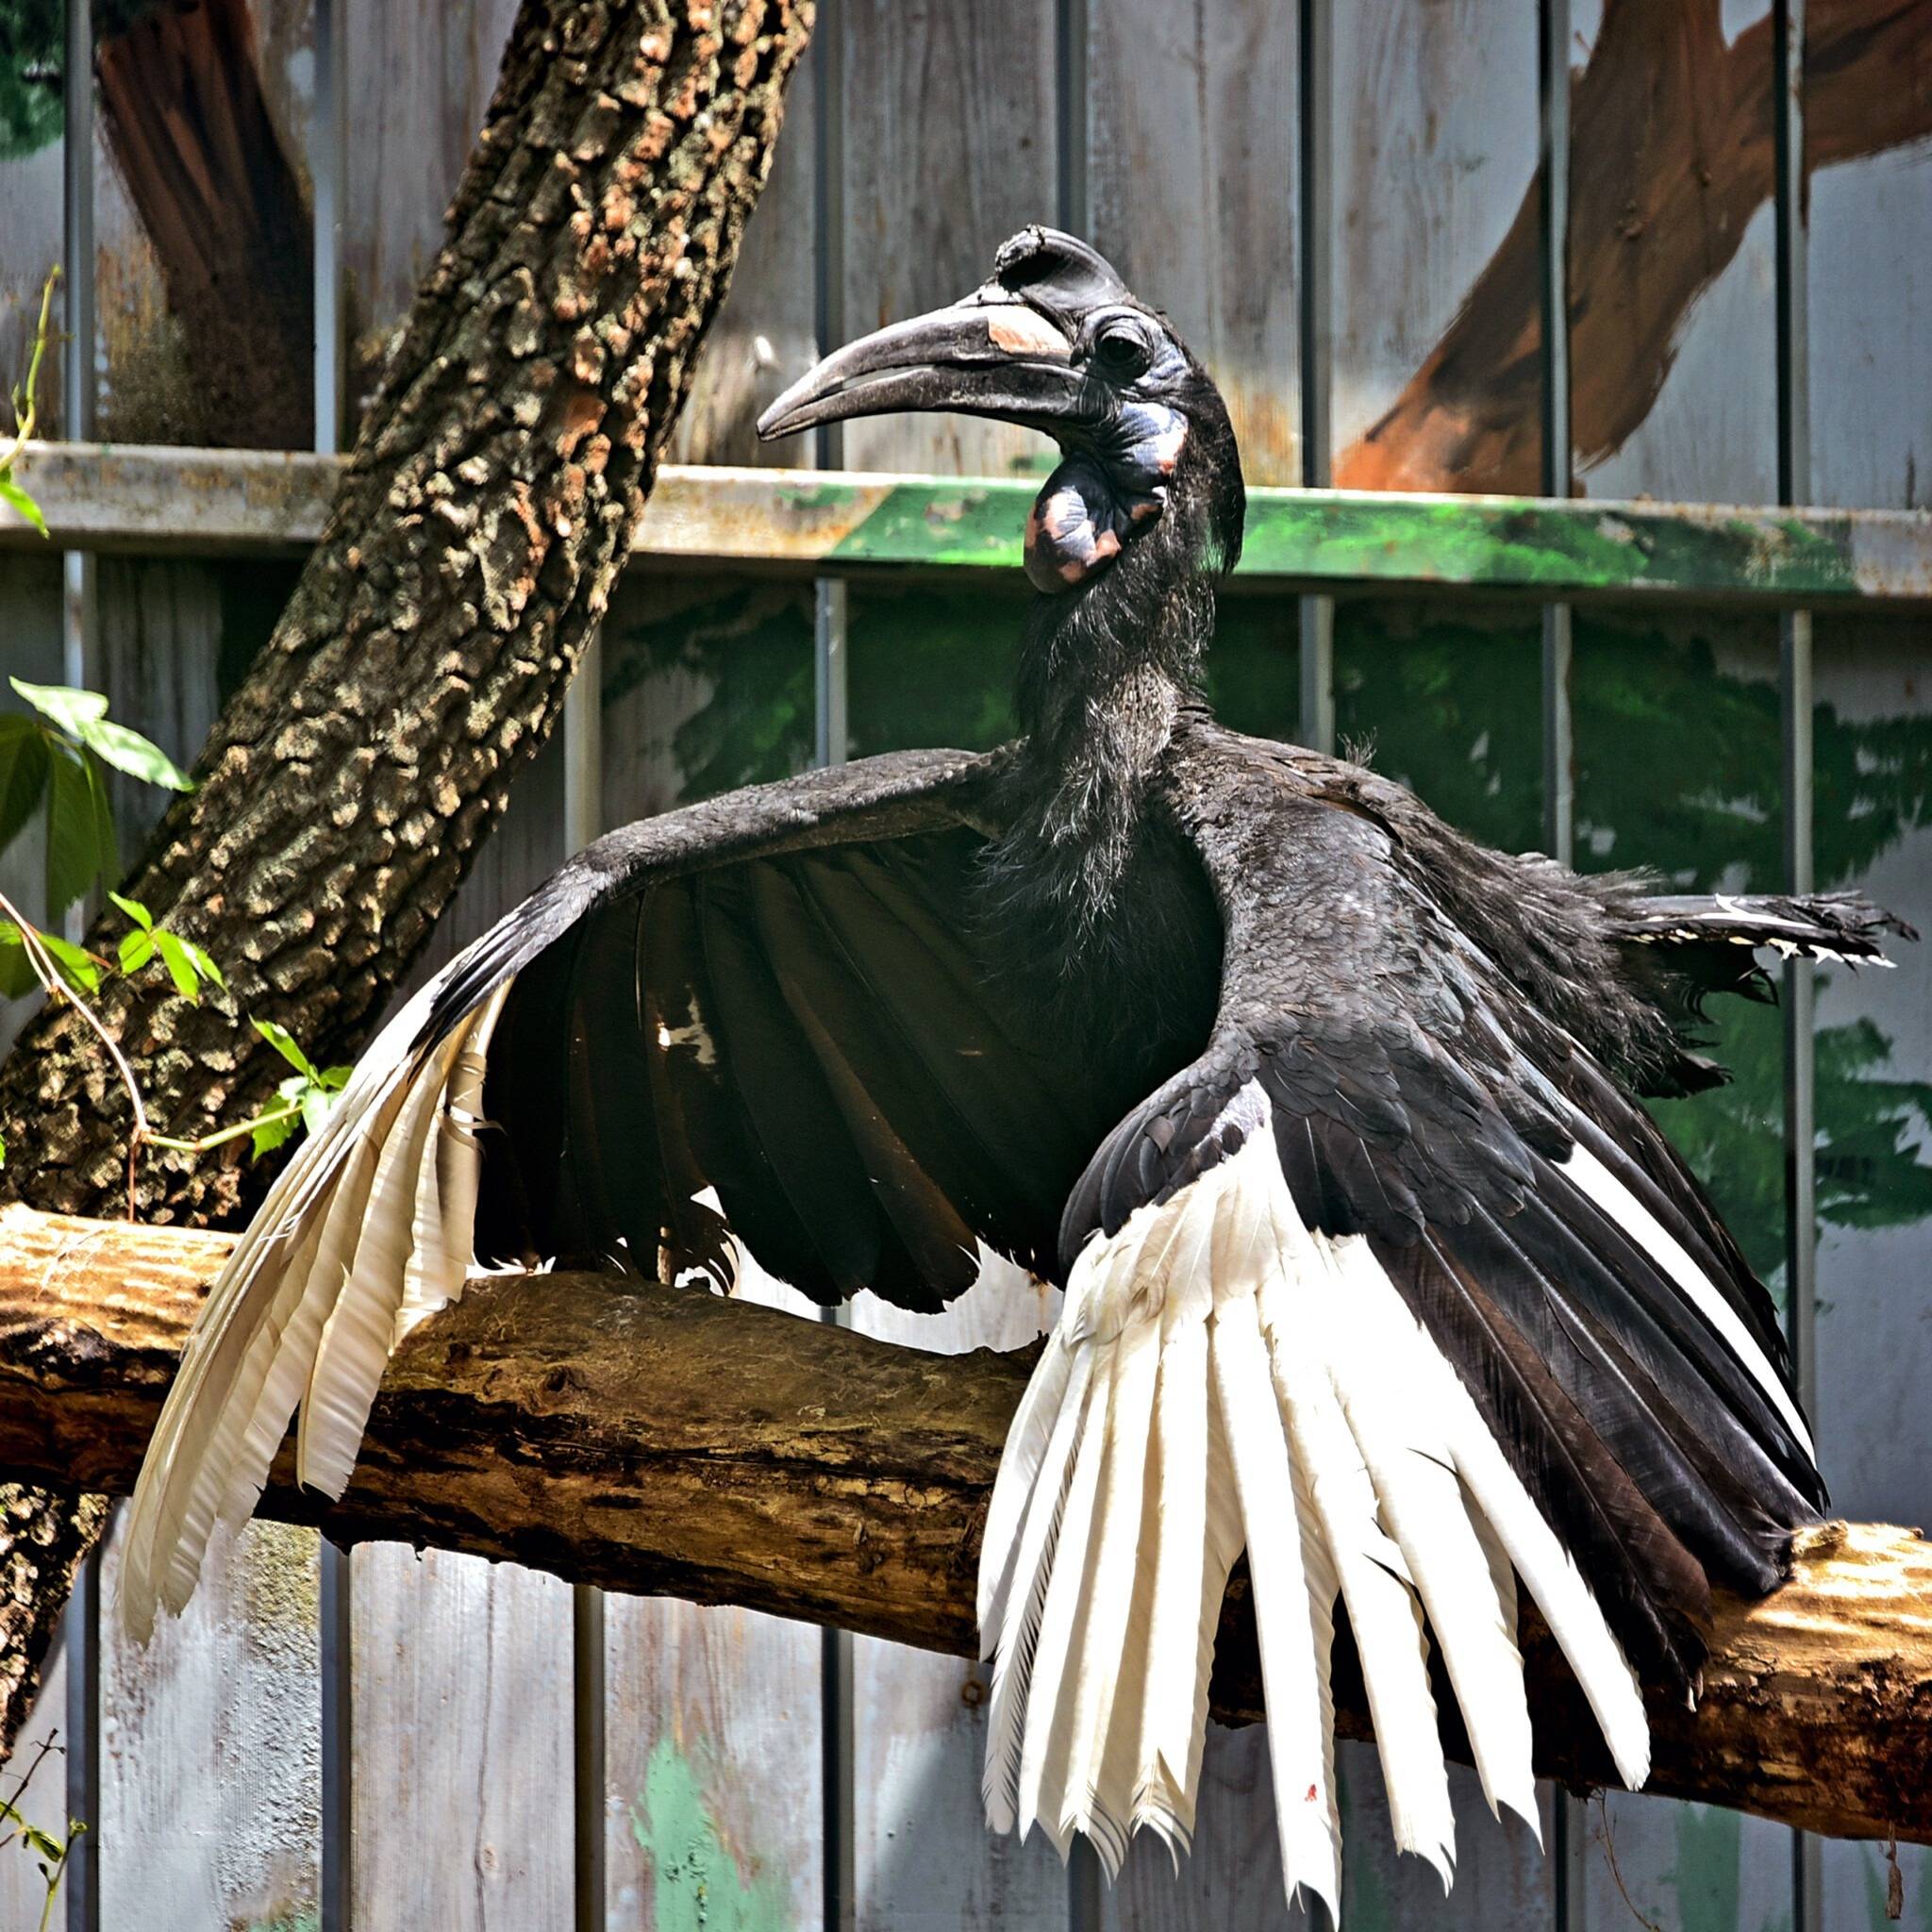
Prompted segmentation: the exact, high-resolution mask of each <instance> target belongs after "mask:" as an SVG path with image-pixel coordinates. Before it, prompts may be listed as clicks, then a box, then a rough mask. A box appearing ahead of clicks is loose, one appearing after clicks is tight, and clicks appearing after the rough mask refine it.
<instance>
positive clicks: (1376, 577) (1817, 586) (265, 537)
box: [0, 443, 1932, 609]
mask: <svg viewBox="0 0 1932 1932" xmlns="http://www.w3.org/2000/svg"><path fill="white" fill-rule="evenodd" d="M20 474H21V477H22V480H23V481H24V482H25V484H26V486H27V487H28V488H29V489H31V490H33V491H35V492H36V494H37V496H38V497H39V499H40V501H41V504H42V508H43V510H44V511H45V513H46V516H47V519H48V524H49V526H50V528H51V529H52V531H53V537H54V541H56V542H58V543H62V544H65V545H67V546H68V547H71V548H74V549H80V550H95V551H103V552H110V553H125V554H132V555H178V556H249V555H281V556H286V555H293V554H299V553H300V552H301V551H302V550H304V549H306V548H307V547H308V545H309V544H311V543H313V541H315V538H316V536H317V535H318V534H319V532H320V530H321V527H322V520H323V517H324V515H325V512H326V508H327V503H328V497H329V493H330V491H331V489H332V487H333V482H334V475H335V472H334V467H333V459H331V458H325V457H300V456H288V455H284V454H281V453H278V452H277V453H257V452H248V451H207V450H175V449H160V448H154V447H146V446H138V445H128V446H107V447H101V448H82V447H77V446H75V445H71V444H60V443H47V444H36V445H33V446H32V447H31V449H30V452H29V454H28V456H27V457H26V458H25V461H24V462H23V464H22V467H21V473H20ZM1034 487H1035V486H1034V485H1033V484H1032V483H1030V482H1026V481H1014V480H1007V479H997V478H991V477H952V476H946V477H936V476H924V475H908V476H888V475H875V474H874V475H864V474H858V473H852V474H842V473H827V472H822V471H799V472H773V471H760V470H739V469H728V468H724V467H710V466H695V467H691V466H678V465H670V464H667V465H666V466H665V468H664V470H663V471H662V472H661V474H660V475H659V477H658V488H657V491H656V494H655V495H654V496H653V497H652V500H651V506H650V508H649V510H648V511H647V512H646V514H645V516H644V520H643V525H642V527H641V530H640V532H639V535H638V540H637V547H636V555H637V558H638V560H639V561H640V562H641V563H676V564H679V565H689V566H698V565H706V566H710V567H714V568H718V569H743V568H747V567H756V568H758V569H766V568H773V567H776V568H783V569H790V570H792V571H800V570H809V571H812V572H822V571H825V570H827V569H829V570H832V571H836V572H838V573H840V574H841V575H861V574H864V573H866V572H869V571H873V570H917V571H921V572H937V573H944V572H947V571H953V570H997V571H1017V569H1018V568H1019V564H1020V539H1021V533H1022V530H1023V529H1024V524H1025V517H1026V510H1027V507H1028V505H1029V504H1030V502H1031V500H1032V495H1033V491H1034ZM45 541H46V540H43V539H42V538H41V537H40V536H39V535H38V534H37V533H36V532H34V531H33V530H32V529H31V528H30V527H29V526H28V525H26V524H25V522H24V521H23V520H22V519H21V518H20V517H19V516H18V514H17V513H16V512H14V511H13V510H11V509H9V508H6V507H5V506H0V552H6V551H11V552H16V553H19V552H30V551H33V550H36V549H39V548H42V546H43V545H44V543H45ZM1238 576H1239V579H1240V581H1241V582H1242V583H1243V584H1248V585H1252V586H1254V587H1255V588H1257V589H1263V588H1267V589H1282V590H1287V589H1293V588H1300V587H1307V586H1313V587H1315V588H1318V589H1322V590H1329V591H1350V590H1391V591H1403V590H1423V589H1426V590H1439V591H1485V592H1507V593H1509V594H1514V595H1522V596H1527V597H1533V598H1537V599H1563V600H1569V601H1590V600H1597V601H1619V602H1630V603H1643V604H1656V603H1668V602H1676V603H1690V604H1696V603H1704V604H1735V605H1740V606H1757V607H1762V608H1781V607H1790V606H1810V607H1812V608H1821V609H1829V608H1853V607H1856V606H1869V605H1874V604H1883V605H1889V606H1893V607H1898V608H1919V607H1924V606H1927V605H1932V513H1927V512H1926V511H1924V510H1920V509H1907V508H1900V509H1840V508H1814V509H1778V508H1749V507H1735V508H1727V507H1724V506H1718V505H1707V504H1695V505H1686V504H1665V503H1593V502H1586V501H1581V500H1578V501H1559V500H1555V499H1549V498H1541V497H1507V496H1442V495H1394V494H1388V495H1382V494H1376V493H1374V492H1370V491H1343V490H1311V491H1301V490H1287V489H1256V490H1252V491H1249V493H1248V536H1247V544H1246V548H1245V550H1244V552H1243V554H1242V558H1241V569H1240V571H1239V573H1238Z"/></svg>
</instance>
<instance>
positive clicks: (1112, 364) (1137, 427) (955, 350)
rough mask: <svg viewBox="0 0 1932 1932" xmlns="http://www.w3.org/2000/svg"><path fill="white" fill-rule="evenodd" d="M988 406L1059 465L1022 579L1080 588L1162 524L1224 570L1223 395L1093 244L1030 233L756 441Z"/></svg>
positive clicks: (820, 370)
mask: <svg viewBox="0 0 1932 1932" xmlns="http://www.w3.org/2000/svg"><path fill="white" fill-rule="evenodd" d="M913 409H923V410H956V411H958V412H960V413H963V414H966V415H971V416H993V417H997V418H998V419H999V420H1000V421H1002V422H1006V423H1018V424H1021V425H1024V427H1026V428H1028V429H1038V430H1041V431H1042V432H1043V433H1044V434H1046V435H1048V436H1050V437H1052V438H1053V439H1054V441H1056V442H1058V444H1059V446H1060V451H1061V454H1062V458H1063V460H1062V461H1061V463H1060V465H1059V467H1058V469H1057V470H1055V471H1054V473H1053V475H1051V476H1050V477H1049V478H1048V479H1047V482H1046V486H1045V488H1044V489H1042V490H1041V492H1040V495H1039V498H1038V500H1037V501H1036V502H1035V504H1034V506H1033V512H1032V514H1031V515H1030V516H1029V517H1028V518H1027V521H1026V575H1028V576H1029V577H1030V578H1031V579H1032V581H1033V584H1034V587H1035V588H1036V589H1037V590H1040V591H1045V592H1048V593H1055V592H1059V591H1070V590H1073V589H1074V588H1075V587H1077V586H1079V585H1082V584H1084V583H1087V582H1088V581H1090V580H1091V579H1092V578H1093V577H1094V576H1095V575H1098V574H1099V573H1100V572H1102V571H1104V570H1105V568H1106V567H1107V565H1108V564H1109V563H1110V562H1112V560H1113V559H1114V558H1116V557H1118V556H1119V555H1120V554H1121V552H1122V550H1123V548H1124V546H1125V545H1127V544H1129V543H1131V542H1133V541H1135V540H1136V539H1137V538H1139V537H1141V536H1142V535H1144V534H1146V533H1147V532H1149V531H1151V530H1153V529H1155V528H1156V527H1165V528H1166V530H1167V532H1168V534H1170V535H1179V534H1180V533H1181V531H1182V530H1183V529H1185V531H1186V533H1187V539H1188V541H1189V544H1190V547H1191V548H1193V549H1195V550H1197V551H1198V552H1199V553H1201V554H1200V555H1197V556H1195V557H1193V558H1190V559H1189V560H1190V561H1191V562H1194V563H1200V564H1206V565H1208V566H1209V567H1212V568H1219V569H1226V568H1231V567H1232V565H1233V563H1234V561H1235V558H1237V556H1238V555H1239V554H1240V551H1241V521H1242V516H1243V513H1244V509H1245V498H1244V496H1243V493H1242V490H1241V458H1240V456H1239V454H1238V452H1237V450H1236V448H1235V441H1234V431H1233V429H1232V428H1231V427H1230V426H1229V424H1228V419H1227V409H1226V406H1225V405H1224V403H1223V402H1222V400H1221V396H1220V393H1219V391H1217V390H1216V389H1215V387H1214V385H1213V383H1212V382H1210V381H1209V380H1208V375H1207V373H1206V371H1204V370H1203V369H1202V367H1201V365H1200V364H1199V363H1198V362H1196V361H1195V360H1194V358H1193V357H1192V356H1191V355H1190V354H1189V353H1188V348H1187V345H1186V343H1184V342H1183V341H1181V339H1180V337H1179V336H1178V335H1177V334H1175V332H1174V325H1172V324H1171V323H1170V322H1169V321H1168V320H1167V318H1166V317H1165V316H1163V315H1161V314H1159V313H1158V311H1156V310H1155V309H1152V308H1148V307H1147V305H1146V304H1145V303H1143V302H1140V301H1137V300H1136V299H1135V298H1134V296H1133V295H1132V294H1131V293H1129V291H1128V290H1127V286H1126V284H1125V283H1124V282H1123V281H1122V280H1121V278H1120V276H1119V275H1116V274H1115V273H1114V271H1113V269H1112V268H1111V267H1110V266H1109V265H1108V262H1107V261H1105V260H1104V259H1103V258H1101V257H1100V256H1099V255H1097V254H1095V253H1094V251H1093V250H1092V249H1091V248H1090V247H1088V245H1087V244H1086V243H1085V242H1080V241H1076V240H1075V239H1074V237H1073V236H1072V235H1063V234H1061V233H1060V232H1059V231H1058V229H1055V228H1041V227H1032V228H1023V229H1022V230H1021V231H1020V232H1019V234H1017V235H1015V236H1014V237H1013V238H1012V240H1011V241H1009V242H1006V243H1004V244H1003V245H1002V246H1001V248H1000V251H999V253H998V255H996V256H995V257H994V258H993V270H992V275H991V279H989V280H988V281H986V282H984V283H982V284H981V286H980V287H979V288H977V289H975V290H974V291H973V293H972V294H970V295H968V296H966V297H965V298H964V299H963V300H961V301H958V302H955V303H954V304H952V306H951V307H950V308H936V309H934V310H933V311H932V313H931V314H929V315H919V316H915V317H913V318H912V320H911V321H909V322H895V323H893V324H892V325H891V326H890V327H888V328H882V329H880V330H878V331H877V332H876V333H875V334H873V335H869V336H864V337H861V338H860V340H859V341H856V342H852V343H849V344H848V345H847V346H846V347H844V348H842V349H840V350H838V351H837V352H836V353H835V354H833V355H830V356H827V357H826V358H825V359H824V361H823V362H821V363H820V364H819V365H818V367H817V368H815V369H813V370H812V371H811V372H810V373H809V374H808V375H805V376H803V377H802V378H801V379H800V380H799V381H797V382H795V383H793V384H792V386H791V388H790V389H789V390H787V391H785V393H784V394H783V395H782V396H780V397H779V398H778V400H777V401H776V402H775V403H774V404H773V405H772V407H771V408H769V409H767V410H766V411H765V413H764V414H763V416H761V417H760V418H759V419H758V434H759V435H760V436H763V437H775V436H791V435H793V434H795V433H796V432H797V431H799V430H801V429H809V428H812V427H814V426H815V425H818V424H821V423H837V422H841V421H843V420H845V419H846V418H848V417H853V416H881V415H887V414H890V413H891V412H893V411H897V410H913Z"/></svg>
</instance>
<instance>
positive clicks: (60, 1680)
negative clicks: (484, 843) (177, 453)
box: [0, 147, 93, 1926]
mask: <svg viewBox="0 0 1932 1932" xmlns="http://www.w3.org/2000/svg"><path fill="white" fill-rule="evenodd" d="M18 174H19V171H18V169H17V167H16V166H14V165H4V166H0V193H4V192H5V191H6V188H7V187H8V184H9V183H10V182H13V181H15V180H17V179H18ZM54 181H55V196H54V203H55V207H56V209H57V211H58V200H59V197H58V181H59V150H58V147H57V148H56V149H55V150H54ZM0 609H4V610H5V611H6V613H7V620H8V650H7V668H8V671H9V672H10V673H11V674H12V675H15V676H17V677H23V678H25V679H27V680H28V681H29V682H31V683H56V682H58V679H59V676H60V564H59V560H58V558H56V557H52V556H49V557H44V558H41V557H31V556H29V557H9V558H5V559H4V560H0ZM16 666H17V667H18V668H17V669H16ZM25 708H26V705H25V700H24V699H21V698H19V697H16V696H15V695H14V693H13V691H12V689H11V687H10V686H8V685H6V684H5V683H0V711H22V710H25ZM45 862H46V860H45V842H44V839H43V837H42V831H41V828H40V821H38V820H36V822H35V823H34V824H32V825H30V826H29V827H28V828H27V829H26V830H25V832H23V833H22V834H21V836H20V837H19V838H17V839H16V840H14V841H13V842H12V843H11V844H10V845H8V848H7V849H6V851H5V852H0V891H4V892H5V893H6V894H7V896H8V898H9V899H10V900H11V901H12V902H13V903H14V905H15V906H17V907H18V908H20V910H21V911H22V912H23V913H24V914H25V916H26V917H27V918H29V919H34V920H38V919H42V918H44V917H45V899H44V895H45V884H44V876H45V875H44V866H45ZM38 1004H39V1001H38V997H37V996H30V997H28V998H25V999H21V1000H0V1054H5V1053H6V1052H7V1051H8V1048H9V1047H10V1046H11V1045H12V1043H13V1038H14V1035H15V1034H16V1033H17V1032H18V1031H19V1029H20V1028H21V1027H22V1026H23V1025H24V1024H25V1023H26V1019H27V1016H28V1014H29V1013H30V1012H31V1011H32V1010H33V1008H35V1007H36V1006H37V1005H38ZM66 1729H67V1669H66V1657H65V1651H64V1646H63V1648H62V1650H61V1651H60V1652H59V1653H58V1654H57V1655H56V1657H54V1658H53V1659H52V1661H51V1662H50V1664H49V1665H48V1668H47V1672H46V1675H45V1677H44V1679H43V1680H42V1686H41V1694H40V1696H39V1698H38V1699H37V1700H36V1701H35V1704H34V1708H33V1713H32V1715H31V1716H30V1717H29V1718H28V1720H27V1722H26V1724H25V1726H24V1727H23V1728H22V1730H21V1734H20V1737H19V1739H18V1740H17V1741H16V1743H15V1745H14V1750H13V1756H12V1757H11V1758H10V1759H9V1760H8V1764H7V1766H6V1768H5V1772H4V1774H0V1790H4V1791H6V1792H8V1793H9V1794H10V1793H11V1791H12V1789H13V1784H14V1779H15V1777H16V1775H17V1774H19V1773H21V1772H23V1771H25V1768H26V1766H27V1765H28V1764H29V1763H30V1762H31V1761H32V1755H33V1753H34V1752H35V1751H36V1750H37V1749H38V1747H39V1746H40V1744H41V1743H42V1740H46V1739H49V1738H56V1739H58V1738H63V1737H64V1736H65V1735H66ZM66 1784H67V1778H66V1759H65V1756H64V1754H63V1755H59V1756H56V1757H50V1758H49V1759H48V1760H47V1762H46V1763H45V1764H43V1765H42V1767H41V1769H40V1772H39V1774H37V1776H36V1777H35V1779H34V1782H33V1785H32V1788H31V1789H30V1790H29V1791H28V1792H27V1794H26V1797H25V1802H24V1805H23V1808H24V1810H25V1814H26V1816H27V1817H28V1818H29V1819H31V1820H32V1821H33V1823H34V1824H38V1825H40V1826H41V1827H42V1829H43V1830H47V1831H53V1832H57V1833H64V1831H65V1829H66V1825H67V1818H68V1813H67V1795H66ZM92 1823H93V1821H92V1820H90V1821H89V1824H90V1825H92ZM46 1895H47V1894H46V1886H45V1884H44V1882H43V1881H42V1877H41V1874H40V1871H39V1860H38V1858H37V1857H35V1856H34V1855H33V1854H32V1853H31V1852H30V1851H29V1850H28V1849H27V1847H26V1846H25V1845H24V1844H22V1843H21V1842H19V1841H18V1840H16V1841H15V1842H13V1843H11V1844H9V1845H8V1846H7V1847H6V1848H5V1849H4V1850H0V1925H7V1926H12V1925H21V1926H31V1925H35V1924H39V1922H40V1914H41V1909H42V1906H43V1905H44V1904H45V1902H46ZM57 1916H58V1907H57Z"/></svg>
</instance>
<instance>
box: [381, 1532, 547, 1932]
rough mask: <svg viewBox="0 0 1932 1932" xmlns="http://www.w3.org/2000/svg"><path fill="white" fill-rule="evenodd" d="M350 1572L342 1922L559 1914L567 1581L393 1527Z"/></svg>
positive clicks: (521, 1922) (471, 1925)
mask: <svg viewBox="0 0 1932 1932" xmlns="http://www.w3.org/2000/svg"><path fill="white" fill-rule="evenodd" d="M353 1577H354V1587H355V1610H354V1627H355V1673H356V1707H355V1738H356V1755H357V1774H356V1836H355V1856H354V1861H353V1874H352V1875H353V1884H354V1892H355V1897H354V1905H353V1914H352V1916H353V1922H354V1923H355V1924H357V1925H358V1926H369V1927H380V1926H386V1925H434V1926H437V1927H438V1928H439V1932H441V1928H448V1932H521V1928H523V1927H525V1926H530V1925H566V1924H569V1923H570V1916H571V1835H570V1789H571V1788H570V1771H571V1722H570V1713H571V1695H570V1688H571V1687H570V1586H569V1585H568V1584H565V1583H562V1582H559V1581H558V1579H557V1578H556V1577H554V1576H539V1575H536V1574H532V1573H531V1572H528V1571H524V1570H518V1569H515V1568H514V1567H512V1566H511V1565H508V1564H491V1563H486V1562H484V1561H482V1560H481V1559H480V1558H479V1557H459V1556H453V1555H451V1554H450V1553H449V1552H447V1551H441V1550H430V1551H425V1553H424V1554H423V1555H422V1556H421V1557H418V1556H416V1555H414V1554H413V1553H412V1552H411V1551H408V1550H407V1549H402V1548H399V1547H397V1546H395V1545H392V1544H388V1543H379V1544H373V1545H371V1546H369V1547H368V1548H366V1549H361V1550H358V1551H357V1552H356V1557H355V1564H354V1569H353Z"/></svg>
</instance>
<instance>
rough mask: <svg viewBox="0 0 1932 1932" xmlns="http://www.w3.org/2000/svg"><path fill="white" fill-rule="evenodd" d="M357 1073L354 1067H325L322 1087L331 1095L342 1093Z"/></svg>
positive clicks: (321, 1076)
mask: <svg viewBox="0 0 1932 1932" xmlns="http://www.w3.org/2000/svg"><path fill="white" fill-rule="evenodd" d="M355 1071H356V1070H355V1068H354V1067H325V1068H324V1069H323V1070H322V1074H321V1075H320V1078H321V1081H322V1085H323V1087H324V1088H325V1091H328V1092H330V1093H340V1092H341V1091H342V1089H343V1088H344V1087H346V1086H347V1085H348V1084H349V1075H350V1074H353V1073H354V1072H355Z"/></svg>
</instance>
